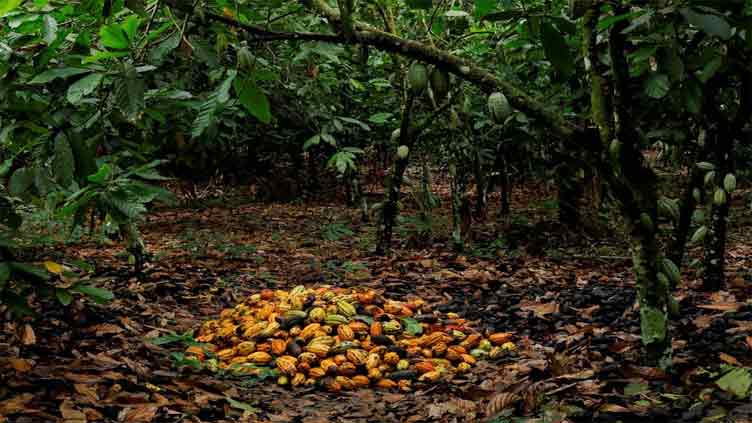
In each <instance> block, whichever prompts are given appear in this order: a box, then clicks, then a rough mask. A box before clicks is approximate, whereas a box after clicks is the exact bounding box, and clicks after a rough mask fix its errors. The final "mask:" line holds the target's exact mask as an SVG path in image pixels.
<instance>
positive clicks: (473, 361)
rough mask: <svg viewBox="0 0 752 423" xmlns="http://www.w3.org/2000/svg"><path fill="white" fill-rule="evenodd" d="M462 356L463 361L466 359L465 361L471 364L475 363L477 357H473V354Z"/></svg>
mask: <svg viewBox="0 0 752 423" xmlns="http://www.w3.org/2000/svg"><path fill="white" fill-rule="evenodd" d="M461 357H462V361H464V362H465V363H467V364H470V365H472V364H475V357H473V356H472V355H470V354H462V355H461Z"/></svg>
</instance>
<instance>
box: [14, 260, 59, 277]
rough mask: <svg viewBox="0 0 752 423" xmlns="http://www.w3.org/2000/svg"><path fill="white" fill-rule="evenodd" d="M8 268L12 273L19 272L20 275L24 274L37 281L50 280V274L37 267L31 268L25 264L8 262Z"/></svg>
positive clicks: (31, 266)
mask: <svg viewBox="0 0 752 423" xmlns="http://www.w3.org/2000/svg"><path fill="white" fill-rule="evenodd" d="M9 264H10V267H11V269H12V270H14V271H19V272H21V273H24V274H26V275H28V276H33V277H35V278H37V279H40V280H43V281H46V280H47V279H49V278H50V274H49V273H48V272H47V271H46V270H45V269H43V268H41V267H38V266H33V265H30V264H26V263H19V262H15V261H14V262H10V263H9Z"/></svg>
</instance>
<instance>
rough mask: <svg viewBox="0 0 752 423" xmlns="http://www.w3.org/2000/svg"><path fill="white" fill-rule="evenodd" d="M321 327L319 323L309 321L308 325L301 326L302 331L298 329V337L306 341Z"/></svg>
mask: <svg viewBox="0 0 752 423" xmlns="http://www.w3.org/2000/svg"><path fill="white" fill-rule="evenodd" d="M319 329H321V325H320V324H319V323H311V324H310V325H308V326H306V327H304V328H303V330H302V331H300V335H298V336H299V337H301V338H303V339H305V340H306V341H307V340H309V339H311V338H313V335H314V334H315V333H316V332H318V331H319Z"/></svg>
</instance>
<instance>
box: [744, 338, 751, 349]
mask: <svg viewBox="0 0 752 423" xmlns="http://www.w3.org/2000/svg"><path fill="white" fill-rule="evenodd" d="M745 341H747V346H749V348H750V349H752V336H748V337H747V338H746V339H745Z"/></svg>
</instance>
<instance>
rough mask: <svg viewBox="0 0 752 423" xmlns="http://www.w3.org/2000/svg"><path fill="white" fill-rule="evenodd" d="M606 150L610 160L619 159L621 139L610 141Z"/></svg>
mask: <svg viewBox="0 0 752 423" xmlns="http://www.w3.org/2000/svg"><path fill="white" fill-rule="evenodd" d="M608 152H609V154H610V155H611V159H612V160H619V155H620V154H621V141H619V140H616V139H615V140H613V141H611V145H609V146H608Z"/></svg>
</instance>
